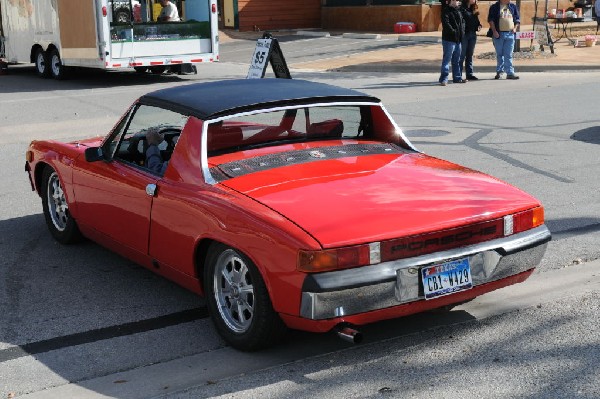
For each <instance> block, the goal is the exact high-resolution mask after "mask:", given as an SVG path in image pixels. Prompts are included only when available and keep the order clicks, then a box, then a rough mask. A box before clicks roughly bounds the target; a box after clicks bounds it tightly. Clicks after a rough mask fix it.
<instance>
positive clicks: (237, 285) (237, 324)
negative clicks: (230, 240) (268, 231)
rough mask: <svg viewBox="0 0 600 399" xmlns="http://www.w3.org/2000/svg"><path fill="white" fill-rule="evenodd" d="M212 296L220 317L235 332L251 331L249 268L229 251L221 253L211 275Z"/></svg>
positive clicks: (251, 296)
mask: <svg viewBox="0 0 600 399" xmlns="http://www.w3.org/2000/svg"><path fill="white" fill-rule="evenodd" d="M213 284H214V285H213V287H214V296H215V300H216V302H217V307H218V309H219V313H220V315H221V318H222V319H223V321H224V322H225V324H226V325H227V327H228V328H229V329H230V330H231V331H234V332H236V333H244V332H246V331H247V330H248V328H250V325H251V323H252V318H253V317H254V305H255V293H254V286H253V285H252V278H251V275H250V270H249V269H248V265H246V263H245V262H244V260H243V259H242V258H241V257H240V256H239V255H238V254H237V253H236V252H235V251H234V250H232V249H228V250H226V251H223V252H222V253H221V255H220V256H219V258H218V259H217V263H216V266H215V273H214V276H213Z"/></svg>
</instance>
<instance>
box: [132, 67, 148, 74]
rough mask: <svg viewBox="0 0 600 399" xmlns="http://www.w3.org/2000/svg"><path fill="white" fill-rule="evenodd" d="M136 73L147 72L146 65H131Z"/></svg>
mask: <svg viewBox="0 0 600 399" xmlns="http://www.w3.org/2000/svg"><path fill="white" fill-rule="evenodd" d="M133 69H135V71H136V72H137V73H146V72H148V67H133Z"/></svg>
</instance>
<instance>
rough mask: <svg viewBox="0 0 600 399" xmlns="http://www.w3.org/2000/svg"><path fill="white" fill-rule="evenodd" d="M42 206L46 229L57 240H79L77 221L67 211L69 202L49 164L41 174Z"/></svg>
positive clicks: (63, 241)
mask: <svg viewBox="0 0 600 399" xmlns="http://www.w3.org/2000/svg"><path fill="white" fill-rule="evenodd" d="M42 207H43V209H44V217H45V218H46V224H47V225H48V229H49V230H50V233H51V234H52V236H53V237H54V238H55V239H56V240H57V241H58V242H60V243H62V244H72V243H75V242H78V241H80V240H81V238H82V235H81V233H80V232H79V228H78V227H77V223H76V222H75V219H73V218H72V217H71V214H70V213H69V204H67V199H66V197H65V193H64V189H63V185H62V184H61V181H60V178H59V176H58V173H56V171H55V170H54V169H52V168H51V167H49V166H48V167H46V168H45V169H44V172H43V175H42Z"/></svg>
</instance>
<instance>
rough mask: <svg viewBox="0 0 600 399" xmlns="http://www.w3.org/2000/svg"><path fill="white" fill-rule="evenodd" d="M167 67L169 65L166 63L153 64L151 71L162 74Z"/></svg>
mask: <svg viewBox="0 0 600 399" xmlns="http://www.w3.org/2000/svg"><path fill="white" fill-rule="evenodd" d="M166 69H167V67H166V66H164V65H157V66H151V67H150V72H152V73H153V74H154V75H162V73H163V72H164V71H165V70H166Z"/></svg>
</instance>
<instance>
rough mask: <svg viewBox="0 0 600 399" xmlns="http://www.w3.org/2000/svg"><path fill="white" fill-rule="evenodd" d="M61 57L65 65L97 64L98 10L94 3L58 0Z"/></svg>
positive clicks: (79, 0)
mask: <svg viewBox="0 0 600 399" xmlns="http://www.w3.org/2000/svg"><path fill="white" fill-rule="evenodd" d="M58 21H59V30H60V49H59V51H60V55H61V59H62V63H63V64H64V65H79V66H85V65H86V64H90V63H94V62H97V60H98V58H99V54H98V43H97V34H96V32H97V27H96V10H95V7H94V2H93V1H81V0H58Z"/></svg>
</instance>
